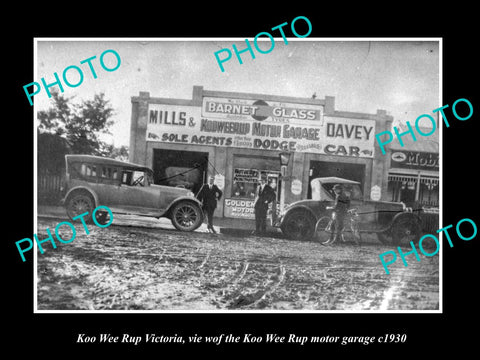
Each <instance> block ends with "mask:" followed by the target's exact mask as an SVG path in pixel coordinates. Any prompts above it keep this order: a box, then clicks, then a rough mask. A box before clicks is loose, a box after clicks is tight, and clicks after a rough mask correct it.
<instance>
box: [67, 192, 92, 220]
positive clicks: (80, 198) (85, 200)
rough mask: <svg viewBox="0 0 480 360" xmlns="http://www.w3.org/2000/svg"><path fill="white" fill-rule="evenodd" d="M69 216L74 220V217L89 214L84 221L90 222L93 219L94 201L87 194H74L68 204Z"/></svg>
mask: <svg viewBox="0 0 480 360" xmlns="http://www.w3.org/2000/svg"><path fill="white" fill-rule="evenodd" d="M66 209H67V215H68V217H69V218H70V219H72V220H73V218H74V217H76V216H78V215H80V214H83V213H85V212H88V215H85V216H84V217H83V219H84V220H85V221H86V222H90V221H91V219H92V211H93V199H92V197H91V196H89V195H87V194H85V193H77V194H72V195H71V196H70V197H69V198H68V200H67V203H66Z"/></svg>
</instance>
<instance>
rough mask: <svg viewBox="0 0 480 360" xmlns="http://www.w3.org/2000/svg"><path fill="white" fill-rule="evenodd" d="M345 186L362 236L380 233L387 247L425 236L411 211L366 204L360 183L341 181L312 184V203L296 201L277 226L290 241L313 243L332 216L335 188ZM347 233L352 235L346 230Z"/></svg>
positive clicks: (396, 205) (399, 206) (384, 203)
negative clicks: (317, 228)
mask: <svg viewBox="0 0 480 360" xmlns="http://www.w3.org/2000/svg"><path fill="white" fill-rule="evenodd" d="M335 184H342V185H343V187H344V189H345V191H346V193H347V195H349V197H350V208H353V209H356V213H357V214H358V219H357V224H358V230H359V231H360V233H362V232H369V233H376V234H377V237H378V239H379V240H380V241H381V242H382V243H384V244H399V245H401V244H408V243H409V242H410V241H412V240H413V241H415V240H418V238H419V237H420V235H421V228H422V227H421V220H420V218H419V217H418V216H417V215H416V214H414V213H412V212H409V211H407V209H406V207H405V206H404V204H402V203H396V202H387V201H373V200H365V199H364V198H363V195H362V190H361V187H360V183H359V182H356V181H351V180H347V179H342V178H338V177H324V178H316V179H313V180H312V181H311V187H312V199H309V200H301V201H296V202H294V203H292V204H289V205H287V206H286V207H285V209H284V210H283V212H282V213H281V214H280V219H279V221H278V222H277V224H278V225H279V226H280V228H281V230H282V232H283V233H284V234H285V235H286V236H287V237H288V238H290V239H296V240H300V239H312V238H313V237H314V235H315V226H316V223H317V221H318V220H319V219H320V218H323V217H325V216H330V214H331V210H329V209H327V207H330V206H332V205H333V203H334V200H335V194H334V192H333V186H334V185H335ZM345 231H349V229H348V227H347V226H345Z"/></svg>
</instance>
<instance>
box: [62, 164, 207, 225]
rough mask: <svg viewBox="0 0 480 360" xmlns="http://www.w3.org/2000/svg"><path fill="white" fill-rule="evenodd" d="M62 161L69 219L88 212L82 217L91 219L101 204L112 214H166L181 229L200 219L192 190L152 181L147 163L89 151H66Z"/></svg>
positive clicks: (200, 222) (102, 214) (102, 215)
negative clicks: (102, 155) (138, 163)
mask: <svg viewBox="0 0 480 360" xmlns="http://www.w3.org/2000/svg"><path fill="white" fill-rule="evenodd" d="M65 161H66V184H65V197H64V199H63V202H64V205H65V208H66V211H67V214H68V216H69V217H70V218H71V219H72V218H74V217H75V216H77V215H79V214H82V213H85V212H88V214H89V215H88V216H86V217H84V219H85V220H86V221H89V220H92V219H91V214H92V211H93V209H95V208H96V207H97V206H99V205H104V206H107V207H109V208H110V210H111V211H112V213H114V214H115V213H117V214H133V215H142V216H151V217H156V218H160V217H166V218H169V219H170V220H171V222H172V224H173V225H174V226H175V228H177V229H178V230H181V231H193V230H195V229H197V228H198V227H199V226H200V225H201V224H202V222H203V212H202V210H201V204H200V202H199V201H198V200H197V199H196V198H195V196H194V194H193V193H192V192H191V191H190V190H187V189H185V188H177V187H170V186H161V185H155V184H153V171H152V170H151V169H150V168H148V167H145V166H142V165H137V164H132V163H127V162H123V161H119V160H115V159H110V158H104V157H99V156H92V155H65ZM98 214H99V215H101V216H100V217H105V215H106V213H100V212H98ZM100 220H103V221H105V219H100Z"/></svg>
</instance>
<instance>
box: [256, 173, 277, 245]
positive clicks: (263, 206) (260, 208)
mask: <svg viewBox="0 0 480 360" xmlns="http://www.w3.org/2000/svg"><path fill="white" fill-rule="evenodd" d="M275 199H276V195H275V191H274V190H273V189H272V188H271V187H270V186H269V185H268V184H267V176H266V175H263V174H262V176H261V178H260V185H259V186H258V188H257V194H256V198H255V205H254V209H255V235H259V236H263V235H265V232H266V227H267V211H268V204H269V203H271V202H272V201H274V200H275Z"/></svg>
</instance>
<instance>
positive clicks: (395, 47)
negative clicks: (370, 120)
mask: <svg viewBox="0 0 480 360" xmlns="http://www.w3.org/2000/svg"><path fill="white" fill-rule="evenodd" d="M260 39H261V40H262V41H259V42H258V46H259V47H260V48H261V49H262V50H264V51H265V50H267V49H269V48H270V47H271V46H272V44H271V42H270V40H269V39H268V38H267V37H265V38H264V37H261V38H259V40H260ZM249 40H250V43H251V44H252V48H253V49H254V51H255V59H253V58H252V57H251V55H250V54H249V52H245V53H242V54H241V57H242V60H243V64H240V63H239V62H238V60H237V59H236V57H235V54H233V55H232V58H231V59H230V60H229V61H227V62H224V63H223V66H224V68H225V72H222V71H221V70H220V67H219V66H218V64H217V60H216V58H215V55H214V53H215V52H216V51H219V50H221V49H225V48H228V49H230V50H231V51H232V53H233V50H232V44H236V46H237V48H238V49H239V50H242V49H245V48H246V44H245V39H243V38H207V39H202V40H197V39H190V40H188V41H186V40H185V39H182V38H178V39H172V38H158V39H151V38H145V39H129V38H126V39H125V40H120V39H115V38H112V39H95V38H88V39H68V38H59V39H51V38H48V39H42V38H37V39H36V47H37V49H36V75H35V76H36V78H35V79H32V81H36V82H39V83H40V82H41V80H40V79H41V78H44V79H45V81H46V83H47V84H48V83H51V82H54V75H53V74H54V73H55V72H56V73H57V74H58V76H59V77H60V79H61V78H62V73H63V70H64V69H65V68H66V67H68V66H70V65H76V66H78V67H80V69H81V70H82V72H83V75H84V78H83V81H82V82H81V84H80V85H79V86H77V87H68V86H66V85H65V84H63V86H64V95H65V96H67V97H71V96H74V99H73V101H79V100H82V99H83V100H89V99H93V96H94V94H97V93H100V92H103V93H105V97H106V98H107V99H108V100H109V101H110V103H111V106H112V107H113V108H114V110H115V115H114V116H113V117H112V120H113V122H114V125H113V126H112V128H111V132H112V136H108V137H106V138H104V140H105V141H107V142H110V143H113V144H114V145H115V146H121V145H127V146H128V145H129V139H130V119H131V101H130V100H131V97H132V96H138V94H139V92H140V91H147V92H149V93H150V96H151V97H165V98H176V99H191V98H192V91H193V86H194V85H200V86H203V88H204V89H205V90H213V91H232V92H246V93H258V94H269V95H281V96H293V97H307V98H310V97H311V96H312V95H313V94H314V93H315V94H316V96H317V99H323V98H324V97H325V96H334V97H335V109H336V110H340V111H353V112H362V113H372V114H374V113H376V112H377V109H382V110H386V111H387V114H389V115H392V116H393V117H394V124H396V123H397V122H405V121H410V122H411V123H412V124H413V123H414V122H415V119H416V118H417V117H418V116H420V115H421V114H432V110H433V109H436V108H438V107H440V106H441V105H442V104H441V102H440V91H439V87H440V70H441V69H440V58H441V54H439V51H440V46H439V41H438V40H437V39H425V40H422V39H416V38H409V39H402V40H401V41H399V40H394V39H392V40H388V41H386V40H385V39H382V38H372V39H364V40H362V39H355V40H354V41H351V40H347V39H324V38H304V39H298V38H288V44H285V43H284V40H283V39H282V38H281V37H280V38H275V40H274V46H273V50H272V51H271V52H269V53H267V54H261V53H259V52H257V51H256V50H255V47H254V46H253V39H251V38H249ZM263 40H265V42H263ZM110 49H111V50H115V51H116V52H117V53H118V54H119V56H120V58H121V64H120V66H119V67H118V69H117V70H115V71H111V72H107V71H105V70H104V69H103V68H102V67H101V65H100V62H99V58H100V55H101V54H102V53H103V52H104V51H105V50H110ZM225 54H226V53H222V54H221V55H220V56H224V55H225ZM92 56H96V58H95V59H93V60H91V64H92V66H93V67H94V69H95V72H96V74H97V78H96V79H94V78H93V76H92V73H91V71H90V69H89V67H88V64H87V63H84V64H80V62H81V61H83V60H85V59H88V58H90V57H92ZM104 61H105V65H106V66H107V67H112V68H113V67H114V66H115V65H116V59H115V57H114V56H113V54H111V53H107V54H106V55H105V57H104ZM67 74H68V80H69V81H70V82H71V83H76V82H78V81H79V77H78V75H77V73H76V71H75V70H69V71H68V72H67ZM62 81H63V80H62ZM34 100H35V110H36V111H39V110H46V109H47V108H48V107H49V106H51V103H50V100H49V99H48V96H47V94H46V92H45V89H43V88H42V90H41V92H40V93H39V94H37V95H35V97H34ZM25 101H27V102H28V99H27V97H25ZM420 125H422V126H428V124H426V123H422V124H420Z"/></svg>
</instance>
